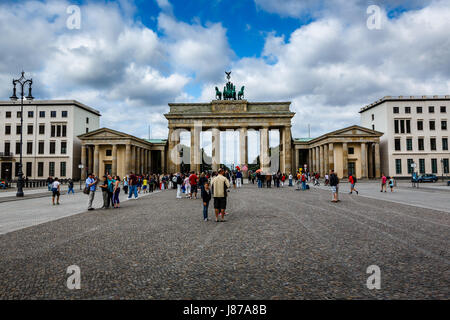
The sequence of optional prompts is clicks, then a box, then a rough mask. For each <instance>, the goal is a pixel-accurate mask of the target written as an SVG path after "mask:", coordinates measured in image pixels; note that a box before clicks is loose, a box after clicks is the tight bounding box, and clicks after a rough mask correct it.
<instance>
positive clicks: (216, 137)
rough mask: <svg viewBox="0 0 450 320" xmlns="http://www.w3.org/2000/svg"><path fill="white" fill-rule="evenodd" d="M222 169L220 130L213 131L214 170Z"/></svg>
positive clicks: (214, 129)
mask: <svg viewBox="0 0 450 320" xmlns="http://www.w3.org/2000/svg"><path fill="white" fill-rule="evenodd" d="M219 167H220V130H219V129H218V128H213V129H212V169H213V171H217V170H219Z"/></svg>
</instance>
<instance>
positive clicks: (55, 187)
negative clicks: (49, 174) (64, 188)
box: [52, 178, 61, 205]
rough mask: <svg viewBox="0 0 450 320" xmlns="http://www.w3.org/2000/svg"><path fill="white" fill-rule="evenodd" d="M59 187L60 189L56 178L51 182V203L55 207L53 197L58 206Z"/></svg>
mask: <svg viewBox="0 0 450 320" xmlns="http://www.w3.org/2000/svg"><path fill="white" fill-rule="evenodd" d="M60 187H61V183H59V181H58V178H55V179H54V180H53V182H52V203H53V205H55V197H56V204H57V205H59V196H60Z"/></svg>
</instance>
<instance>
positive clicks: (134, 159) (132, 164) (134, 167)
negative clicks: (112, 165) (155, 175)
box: [130, 145, 136, 173]
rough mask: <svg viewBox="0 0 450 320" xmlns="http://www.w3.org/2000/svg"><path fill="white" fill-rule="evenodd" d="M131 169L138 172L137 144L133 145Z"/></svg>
mask: <svg viewBox="0 0 450 320" xmlns="http://www.w3.org/2000/svg"><path fill="white" fill-rule="evenodd" d="M130 167H131V169H130V170H131V171H133V173H136V146H133V145H132V146H131V166H130Z"/></svg>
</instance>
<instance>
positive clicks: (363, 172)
mask: <svg viewBox="0 0 450 320" xmlns="http://www.w3.org/2000/svg"><path fill="white" fill-rule="evenodd" d="M367 177H368V174H367V150H366V143H365V142H363V143H361V178H367Z"/></svg>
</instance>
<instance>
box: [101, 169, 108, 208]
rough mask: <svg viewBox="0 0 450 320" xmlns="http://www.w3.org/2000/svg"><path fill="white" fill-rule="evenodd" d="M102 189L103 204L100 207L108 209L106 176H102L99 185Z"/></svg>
mask: <svg viewBox="0 0 450 320" xmlns="http://www.w3.org/2000/svg"><path fill="white" fill-rule="evenodd" d="M99 187H100V189H101V190H102V197H103V206H102V207H101V209H109V204H110V203H111V196H110V192H109V191H108V177H107V176H106V175H104V176H103V183H102V184H101V185H100V186H99Z"/></svg>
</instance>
